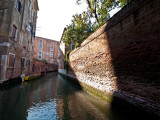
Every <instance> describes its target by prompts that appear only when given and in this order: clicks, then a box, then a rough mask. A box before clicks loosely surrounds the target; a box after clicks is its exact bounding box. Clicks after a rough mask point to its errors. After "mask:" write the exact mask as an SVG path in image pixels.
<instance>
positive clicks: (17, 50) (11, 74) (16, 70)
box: [6, 39, 33, 80]
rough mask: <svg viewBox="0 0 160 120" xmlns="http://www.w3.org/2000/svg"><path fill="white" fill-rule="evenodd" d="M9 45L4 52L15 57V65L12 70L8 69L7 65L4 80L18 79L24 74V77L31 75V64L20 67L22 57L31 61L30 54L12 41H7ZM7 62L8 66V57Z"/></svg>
mask: <svg viewBox="0 0 160 120" xmlns="http://www.w3.org/2000/svg"><path fill="white" fill-rule="evenodd" d="M9 43H10V47H9V48H8V49H7V50H6V52H7V53H8V54H9V53H11V54H14V55H15V63H14V67H13V68H10V67H9V66H8V65H7V70H6V80H8V79H11V78H16V77H19V76H20V75H22V74H25V75H28V74H31V73H32V64H30V65H26V66H25V67H22V57H24V58H27V59H28V60H30V61H32V60H33V58H32V56H33V55H32V52H28V51H27V49H25V48H23V46H21V45H20V44H19V43H17V42H16V41H14V40H12V39H9ZM7 62H8V64H9V55H8V61H7Z"/></svg>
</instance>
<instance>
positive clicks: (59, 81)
mask: <svg viewBox="0 0 160 120" xmlns="http://www.w3.org/2000/svg"><path fill="white" fill-rule="evenodd" d="M118 112H119V111H118ZM119 113H122V112H119ZM119 113H116V112H113V111H112V109H110V106H108V105H106V104H103V103H101V102H100V101H98V100H97V99H95V98H94V97H92V96H90V95H89V94H88V93H86V92H83V91H82V89H81V87H80V86H78V85H77V84H75V83H72V82H68V81H67V80H66V79H64V78H63V77H61V76H60V75H58V73H48V74H47V76H45V77H43V78H40V79H39V80H34V81H30V82H29V83H24V84H15V85H12V86H9V87H6V88H3V89H0V120H56V119H58V120H131V119H132V117H130V116H129V117H126V116H127V115H125V117H124V116H121V114H119ZM136 118H138V117H136Z"/></svg>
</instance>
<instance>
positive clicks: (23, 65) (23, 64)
mask: <svg viewBox="0 0 160 120" xmlns="http://www.w3.org/2000/svg"><path fill="white" fill-rule="evenodd" d="M21 63H22V65H21V66H22V67H23V68H24V67H25V65H26V59H25V58H22V59H21Z"/></svg>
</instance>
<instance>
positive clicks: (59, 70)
mask: <svg viewBox="0 0 160 120" xmlns="http://www.w3.org/2000/svg"><path fill="white" fill-rule="evenodd" d="M58 72H59V73H61V74H67V72H66V70H65V69H58Z"/></svg>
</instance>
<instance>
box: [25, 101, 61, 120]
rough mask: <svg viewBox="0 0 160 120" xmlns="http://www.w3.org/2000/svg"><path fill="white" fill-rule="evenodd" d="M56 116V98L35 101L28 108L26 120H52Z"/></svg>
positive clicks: (56, 117)
mask: <svg viewBox="0 0 160 120" xmlns="http://www.w3.org/2000/svg"><path fill="white" fill-rule="evenodd" d="M58 118H59V117H58V115H57V104H56V99H53V100H51V101H49V102H41V103H37V104H35V105H34V106H31V107H30V108H29V109H28V116H27V120H53V119H58Z"/></svg>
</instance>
